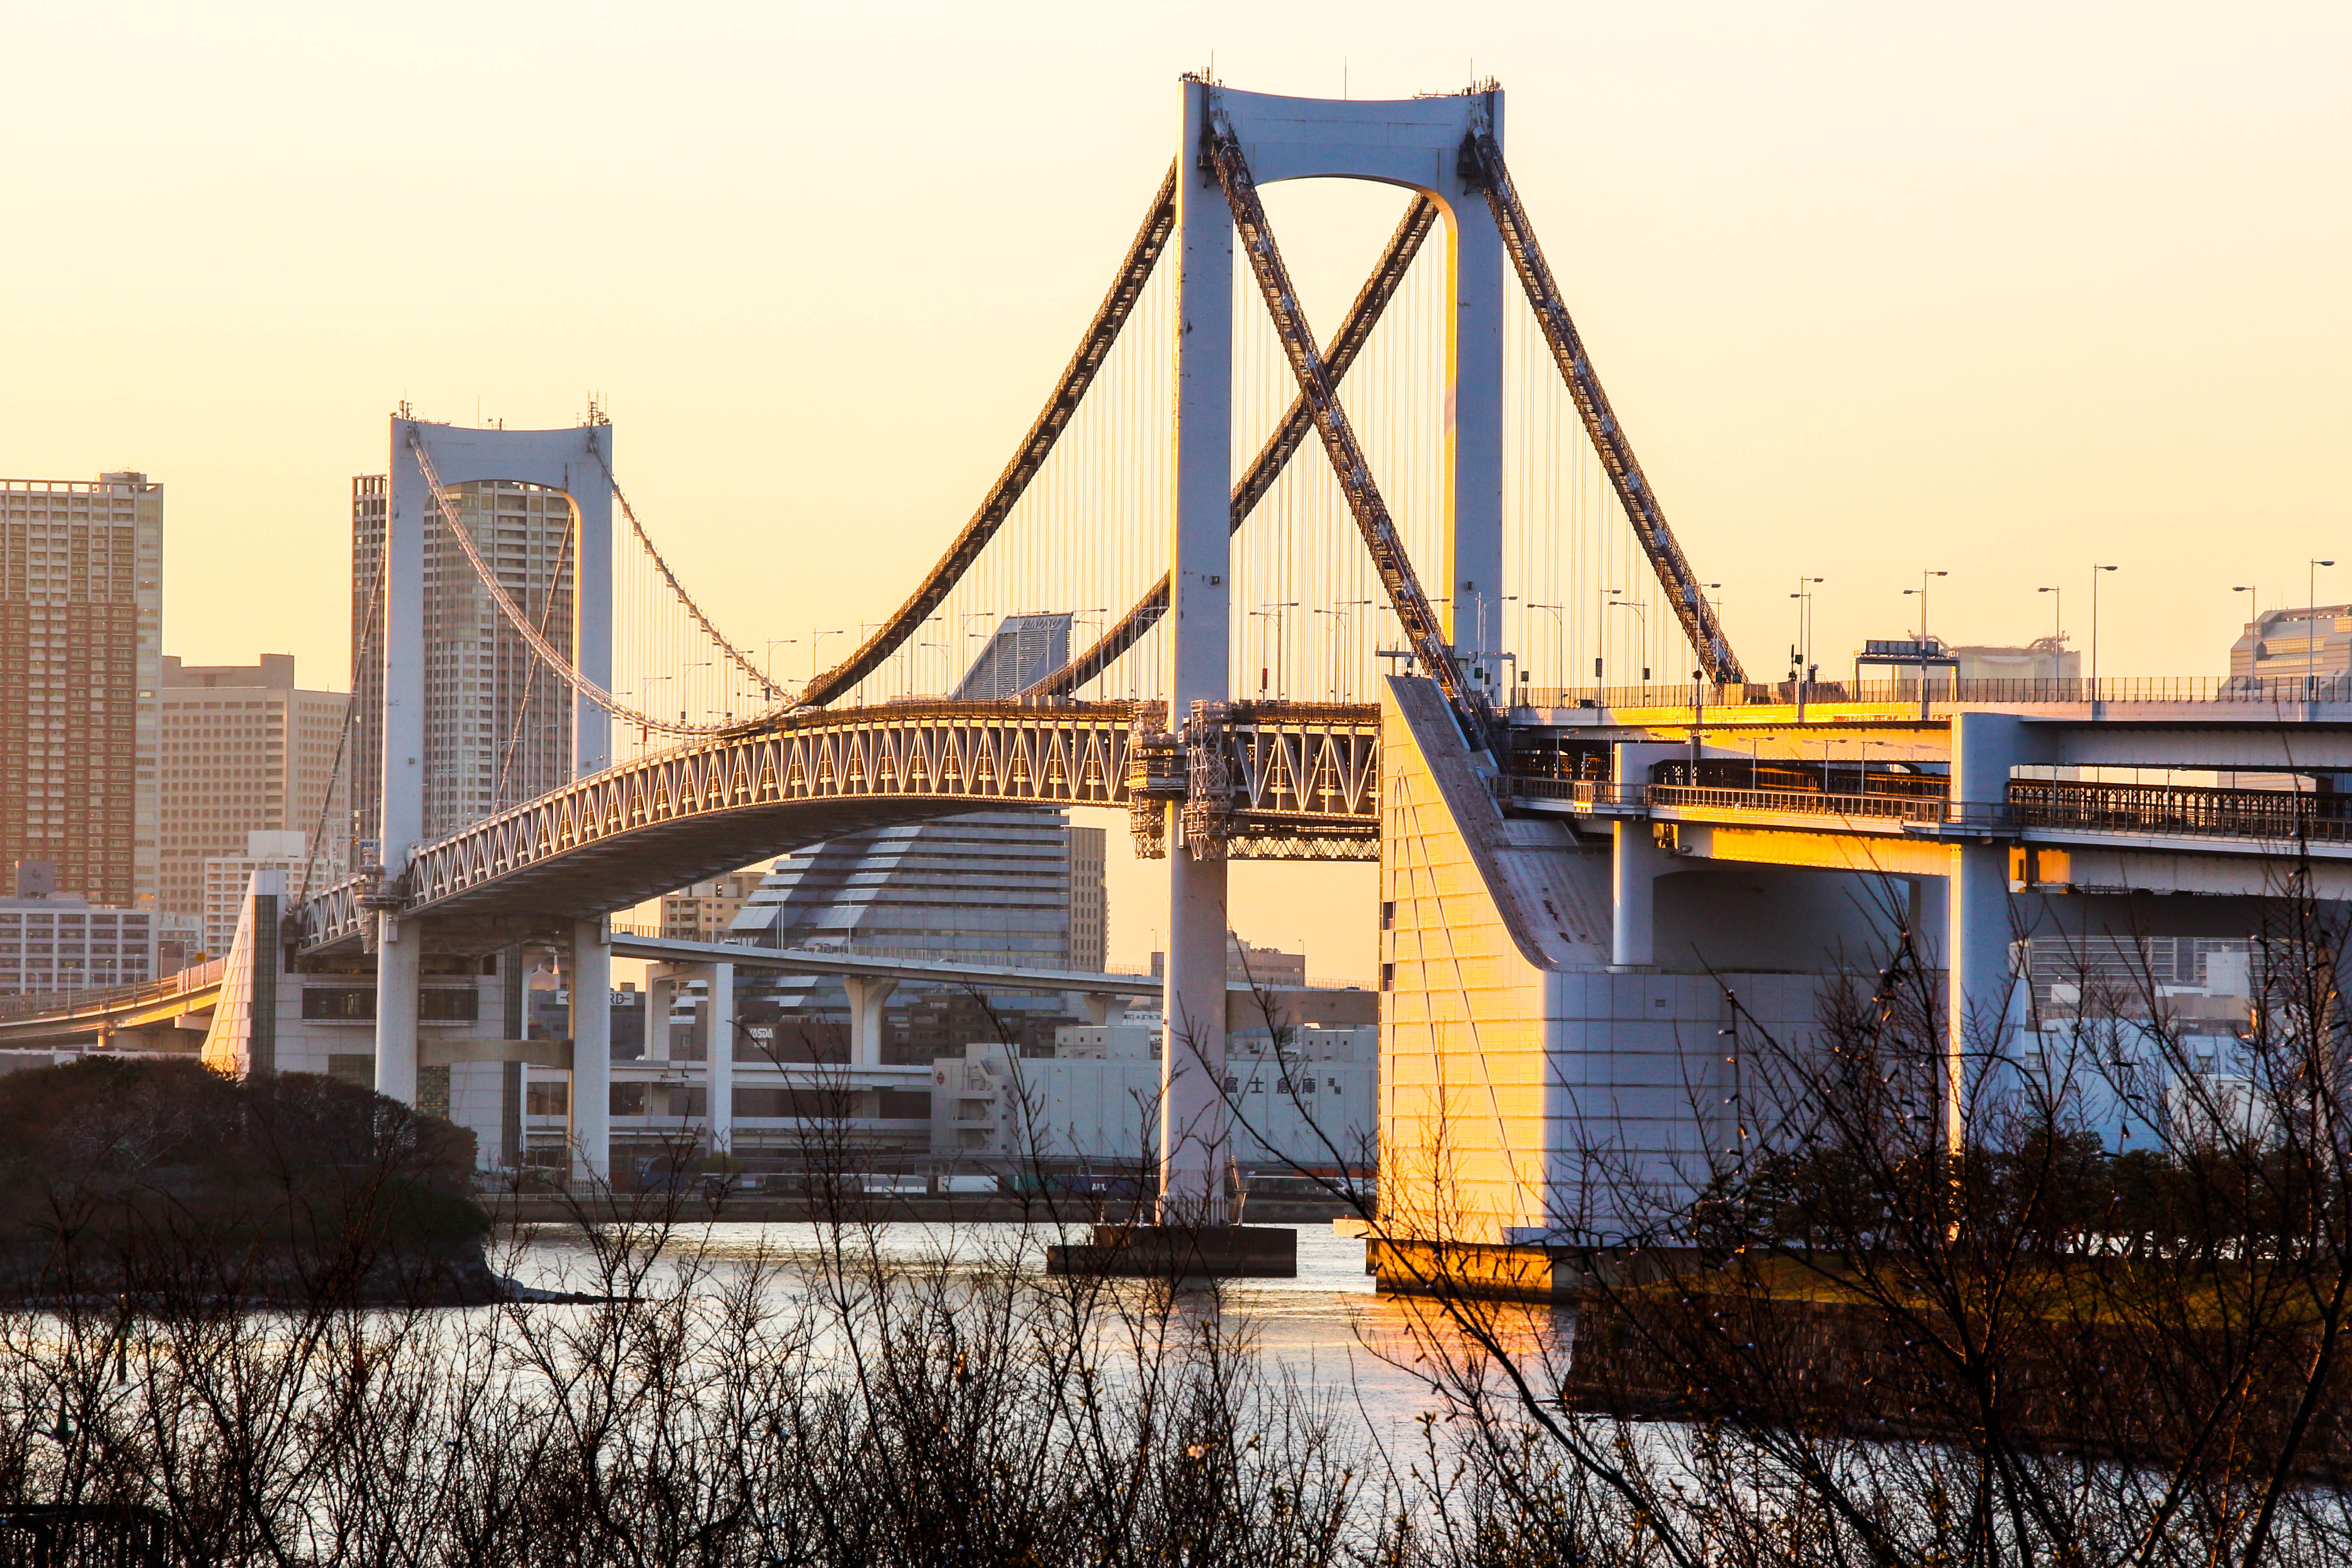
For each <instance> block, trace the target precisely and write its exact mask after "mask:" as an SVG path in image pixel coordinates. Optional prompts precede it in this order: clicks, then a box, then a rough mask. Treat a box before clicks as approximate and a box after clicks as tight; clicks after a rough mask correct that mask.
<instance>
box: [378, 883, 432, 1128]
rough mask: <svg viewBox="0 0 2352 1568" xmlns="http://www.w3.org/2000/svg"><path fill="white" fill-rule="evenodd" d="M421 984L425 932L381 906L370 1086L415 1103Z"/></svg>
mask: <svg viewBox="0 0 2352 1568" xmlns="http://www.w3.org/2000/svg"><path fill="white" fill-rule="evenodd" d="M424 985H425V933H424V931H421V930H419V929H418V928H417V927H416V925H415V923H414V922H409V923H407V924H406V925H405V926H404V924H403V922H402V921H400V919H399V918H398V917H397V916H395V915H394V914H393V913H392V912H391V911H389V910H386V911H384V912H383V914H380V915H378V916H377V917H376V943H375V1091H376V1092H377V1093H378V1094H382V1095H388V1096H390V1097H391V1098H392V1099H394V1100H398V1101H400V1102H401V1103H402V1104H403V1105H415V1103H416V1015H417V1008H418V1006H419V1004H420V1001H421V997H422V993H423V991H424Z"/></svg>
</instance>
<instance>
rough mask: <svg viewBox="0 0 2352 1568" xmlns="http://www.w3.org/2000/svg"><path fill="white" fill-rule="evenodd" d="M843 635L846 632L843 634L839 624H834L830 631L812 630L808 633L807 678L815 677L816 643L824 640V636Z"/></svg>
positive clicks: (812, 678)
mask: <svg viewBox="0 0 2352 1568" xmlns="http://www.w3.org/2000/svg"><path fill="white" fill-rule="evenodd" d="M845 635H846V634H845V633H844V632H843V631H842V629H841V628H840V627H839V626H835V627H834V628H833V629H832V630H831V631H824V632H820V631H812V632H811V633H810V634H809V679H811V680H814V679H816V678H817V668H816V657H817V656H816V649H817V645H818V644H819V643H821V642H823V641H824V639H825V638H827V637H842V636H845Z"/></svg>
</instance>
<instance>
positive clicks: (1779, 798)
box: [1647, 784, 1948, 822]
mask: <svg viewBox="0 0 2352 1568" xmlns="http://www.w3.org/2000/svg"><path fill="white" fill-rule="evenodd" d="M1647 794H1648V797H1649V802H1650V804H1651V805H1654V806H1659V805H1664V806H1692V807H1698V808H1701V809H1706V808H1713V809H1716V810H1719V811H1759V812H1765V811H1769V812H1804V813H1807V814H1809V815H1815V816H1866V817H1876V818H1881V819H1885V820H1891V821H1896V822H1941V821H1943V820H1944V818H1945V816H1946V814H1947V811H1948V806H1947V805H1946V803H1945V802H1943V801H1941V800H1937V799H1935V798H1932V797H1930V798H1926V799H1922V798H1920V797H1918V796H1916V795H1831V794H1829V793H1827V792H1825V791H1824V792H1815V791H1812V790H1780V789H1716V788H1711V787H1709V786H1707V785H1705V784H1652V785H1650V786H1649V788H1648V791H1647Z"/></svg>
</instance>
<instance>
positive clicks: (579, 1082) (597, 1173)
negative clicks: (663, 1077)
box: [567, 916, 613, 1183]
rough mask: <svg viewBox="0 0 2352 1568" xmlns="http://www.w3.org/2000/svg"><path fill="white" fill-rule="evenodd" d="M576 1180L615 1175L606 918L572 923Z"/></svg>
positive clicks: (609, 955) (570, 978) (609, 941)
mask: <svg viewBox="0 0 2352 1568" xmlns="http://www.w3.org/2000/svg"><path fill="white" fill-rule="evenodd" d="M571 968H572V973H571V974H570V975H569V976H568V977H567V985H568V989H569V992H570V994H571V997H572V1180H574V1181H584V1182H598V1183H604V1182H610V1181H611V1180H612V1179H613V942H612V937H611V935H610V933H609V932H607V931H606V930H605V928H604V918H603V917H602V916H598V917H597V918H596V919H593V920H585V921H572V965H571Z"/></svg>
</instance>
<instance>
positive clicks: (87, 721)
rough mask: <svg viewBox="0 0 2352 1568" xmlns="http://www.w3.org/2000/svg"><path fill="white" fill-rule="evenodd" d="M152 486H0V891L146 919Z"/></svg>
mask: <svg viewBox="0 0 2352 1568" xmlns="http://www.w3.org/2000/svg"><path fill="white" fill-rule="evenodd" d="M162 628H163V486H162V485H158V484H150V483H149V482H148V479H147V476H146V475H144V474H139V473H130V472H121V473H110V474H100V476H99V477H98V479H97V481H96V482H95V483H83V482H79V481H75V480H49V479H0V877H5V874H6V872H7V870H8V868H10V867H12V866H14V865H15V864H16V862H18V861H20V860H38V861H47V862H52V863H54V864H55V866H56V867H57V886H58V890H59V891H60V892H66V893H75V894H79V895H80V896H82V897H83V898H86V899H88V900H89V901H90V902H91V903H92V904H98V905H137V906H139V907H142V908H147V909H152V908H153V906H154V902H155V885H156V868H157V858H156V818H155V812H156V781H155V742H156V733H155V727H156V703H155V690H156V682H157V679H158V673H159V672H158V668H157V660H158V658H159V657H160V652H161V650H160V648H159V646H158V644H159V640H160V638H161V636H162Z"/></svg>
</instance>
